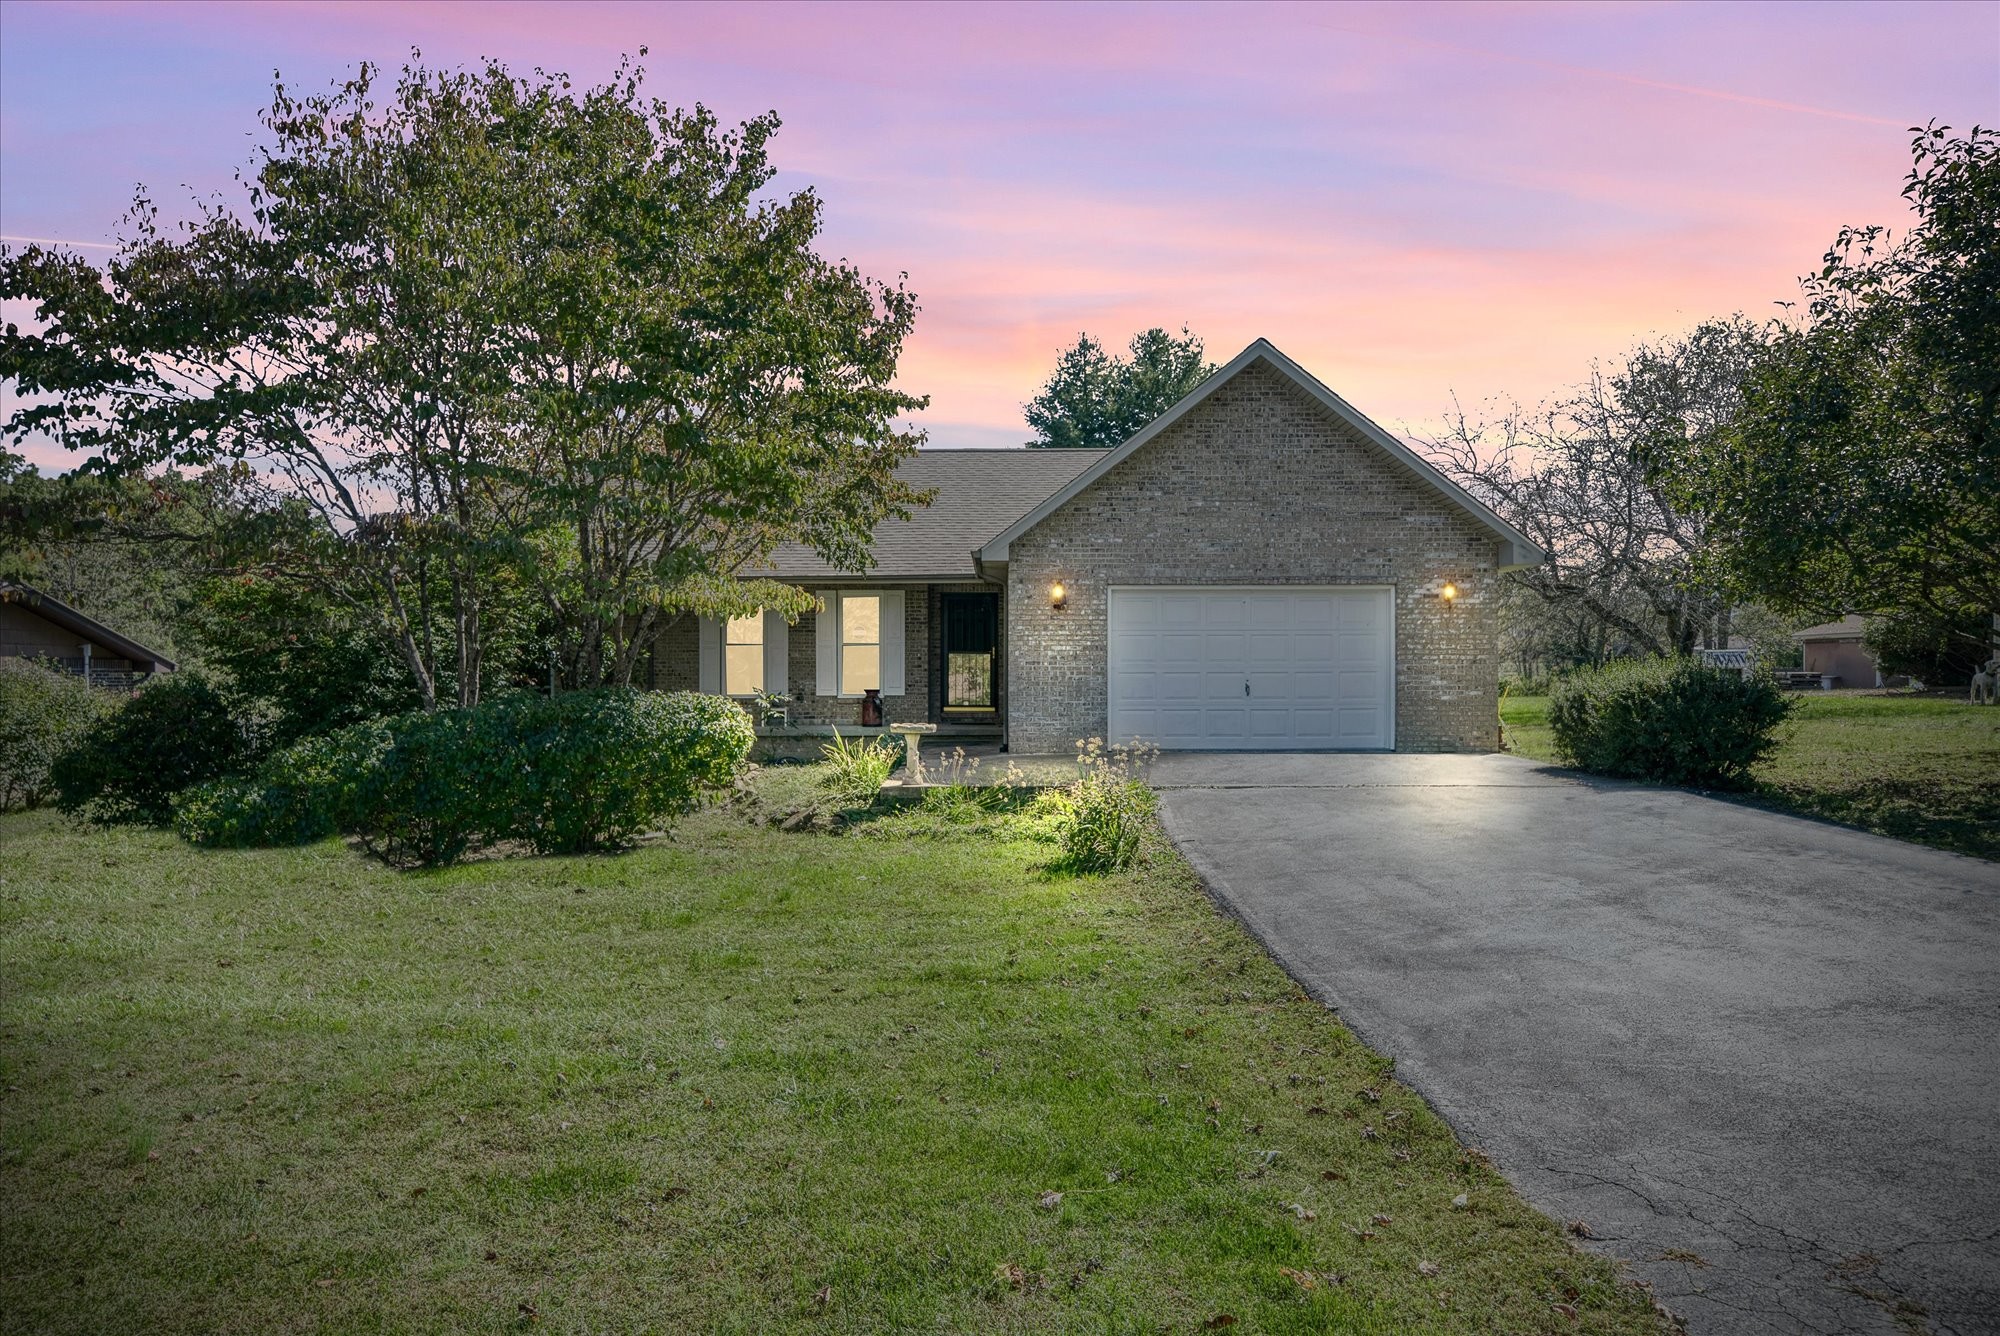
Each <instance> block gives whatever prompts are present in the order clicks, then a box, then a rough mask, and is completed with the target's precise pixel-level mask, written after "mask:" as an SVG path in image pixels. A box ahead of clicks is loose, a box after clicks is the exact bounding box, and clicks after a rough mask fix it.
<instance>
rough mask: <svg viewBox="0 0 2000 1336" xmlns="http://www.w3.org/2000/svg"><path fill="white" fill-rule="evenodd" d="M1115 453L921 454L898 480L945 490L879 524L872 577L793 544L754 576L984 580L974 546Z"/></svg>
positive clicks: (1013, 451) (910, 461) (902, 470)
mask: <svg viewBox="0 0 2000 1336" xmlns="http://www.w3.org/2000/svg"><path fill="white" fill-rule="evenodd" d="M1108 453H1110V452H1109V451H1105V450H1026V449H1011V450H919V451H917V453H916V454H914V455H912V456H910V457H909V458H908V459H906V460H904V461H903V463H902V465H901V466H900V467H899V468H898V469H897V470H896V476H897V477H898V478H899V479H901V480H902V481H904V482H906V483H908V484H909V485H910V486H912V487H914V488H916V489H917V490H918V491H928V490H930V489H932V488H935V489H936V490H937V495H936V497H935V498H934V499H933V500H932V501H931V503H930V504H929V505H928V506H916V507H913V508H912V509H911V512H910V518H909V519H907V520H895V519H890V520H884V521H882V522H881V523H880V524H878V525H876V526H875V565H874V566H872V567H870V568H869V569H868V570H867V571H865V572H857V571H841V570H836V569H835V568H833V567H832V566H829V565H827V564H826V563H825V562H824V561H821V560H820V559H819V557H818V556H816V555H815V554H814V553H813V551H812V549H810V548H807V547H803V546H801V545H800V544H797V543H787V544H785V545H784V546H782V547H780V548H779V549H778V550H777V552H776V553H774V554H773V555H772V562H773V563H774V565H775V569H774V570H769V571H752V572H746V574H753V575H770V576H773V577H775V578H777V579H780V580H794V581H801V580H829V579H842V578H854V579H867V580H918V579H921V580H977V579H978V578H979V571H978V568H977V567H975V566H974V564H973V560H972V553H973V549H974V548H976V547H978V546H979V545H980V544H981V543H984V542H985V541H986V540H987V539H989V538H991V537H993V536H994V535H995V534H997V533H999V532H1000V531H1001V530H1003V529H1005V528H1006V527H1007V526H1008V525H1010V524H1012V523H1013V522H1014V521H1015V520H1018V519H1020V518H1021V516H1023V515H1025V514H1027V513H1028V512H1029V511H1030V510H1032V509H1034V507H1035V504H1036V503H1037V502H1039V501H1041V500H1043V499H1044V498H1046V497H1047V496H1048V495H1049V494H1050V493H1051V492H1054V491H1055V490H1057V489H1058V488H1060V487H1061V486H1062V485H1063V484H1064V483H1066V482H1068V481H1069V480H1070V479H1071V478H1073V477H1075V476H1076V475H1077V474H1078V473H1079V472H1081V471H1082V470H1084V469H1086V468H1088V467H1090V465H1092V464H1094V463H1095V462H1097V461H1098V460H1099V459H1101V458H1103V457H1104V456H1105V455H1106V454H1108Z"/></svg>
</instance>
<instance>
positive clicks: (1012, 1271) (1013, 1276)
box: [993, 1262, 1028, 1290]
mask: <svg viewBox="0 0 2000 1336" xmlns="http://www.w3.org/2000/svg"><path fill="white" fill-rule="evenodd" d="M993 1279H995V1280H998V1281H1004V1282H1005V1283H1006V1284H1008V1285H1011V1286H1013V1287H1014V1288H1015V1289H1017V1290H1018V1289H1020V1288H1022V1287H1023V1286H1025V1285H1026V1284H1027V1283H1028V1273H1027V1271H1026V1269H1024V1268H1023V1267H1022V1266H1021V1264H1020V1263H1019V1262H1002V1263H1001V1264H1000V1265H998V1266H996V1267H994V1268H993Z"/></svg>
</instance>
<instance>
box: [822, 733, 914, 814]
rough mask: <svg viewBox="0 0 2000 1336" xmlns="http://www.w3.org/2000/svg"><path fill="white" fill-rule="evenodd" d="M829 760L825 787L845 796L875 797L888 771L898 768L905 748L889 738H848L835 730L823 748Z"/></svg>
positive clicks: (823, 752) (887, 775) (827, 761)
mask: <svg viewBox="0 0 2000 1336" xmlns="http://www.w3.org/2000/svg"><path fill="white" fill-rule="evenodd" d="M820 755H821V756H822V757H823V758H825V761H826V764H827V772H826V788H827V789H828V790H829V791H830V792H833V793H836V794H839V795H841V796H843V797H848V798H854V799H862V798H872V797H874V796H875V791H876V790H877V789H879V788H881V787H882V783H883V781H884V780H886V779H888V778H889V772H890V771H892V770H894V769H895V768H896V761H897V760H898V759H899V758H900V757H901V756H902V749H901V748H900V747H898V746H896V745H895V744H894V743H892V742H890V741H889V740H888V739H887V738H856V739H855V740H854V741H853V742H849V741H848V740H847V739H846V738H844V737H842V736H841V735H840V732H839V730H835V732H834V735H833V741H832V742H829V743H827V744H826V746H825V747H823V748H821V749H820Z"/></svg>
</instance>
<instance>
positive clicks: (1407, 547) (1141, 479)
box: [1006, 362, 1500, 753]
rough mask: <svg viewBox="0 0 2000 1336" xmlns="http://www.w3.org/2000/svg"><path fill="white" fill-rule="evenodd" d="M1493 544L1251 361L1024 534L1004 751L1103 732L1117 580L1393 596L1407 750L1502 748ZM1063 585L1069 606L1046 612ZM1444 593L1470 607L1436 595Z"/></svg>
mask: <svg viewBox="0 0 2000 1336" xmlns="http://www.w3.org/2000/svg"><path fill="white" fill-rule="evenodd" d="M1497 547H1498V545H1497V542H1496V540H1495V537H1494V535H1493V534H1492V533H1491V532H1490V531H1488V530H1487V529H1485V528H1484V527H1483V526H1481V525H1479V524H1478V523H1477V522H1475V521H1474V520H1472V519H1471V518H1470V517H1469V516H1467V515H1466V514H1465V513H1464V512H1463V511H1462V510H1460V509H1459V508H1458V507H1457V506H1455V505H1453V504H1452V503H1451V502H1450V501H1449V500H1447V499H1446V498H1445V497H1444V496H1442V495H1440V494H1439V493H1438V491H1437V490H1436V489H1435V488H1434V487H1432V486H1431V485H1430V484H1429V483H1428V482H1426V481H1424V480H1423V479H1421V478H1419V477H1417V476H1416V475H1414V474H1412V473H1411V472H1410V471H1409V470H1408V469H1407V468H1406V467H1405V466H1404V465H1403V464H1401V463H1400V462H1399V461H1397V460H1395V459H1393V458H1391V457H1390V456H1388V455H1387V454H1386V453H1384V452H1383V451H1382V450H1380V449H1379V448H1378V447H1376V446H1374V445H1372V444H1370V443H1369V442H1368V441H1367V440H1366V439H1365V438H1364V437H1362V436H1361V435H1360V434H1359V433H1358V432H1356V431H1355V430H1354V429H1353V428H1352V427H1350V426H1348V425H1347V424H1346V423H1344V422H1342V421H1340V420H1339V419H1338V418H1336V417H1334V416H1333V415H1332V414H1330V413H1329V412H1327V411H1326V410H1325V409H1324V408H1323V407H1321V406H1320V405H1319V404H1318V403H1317V402H1315V401H1314V400H1312V399H1311V398H1309V397H1308V396H1307V395H1306V393H1305V392H1304V391H1303V390H1301V389H1300V388H1299V387H1298V386H1297V385H1295V384H1293V383H1292V381H1291V380H1290V379H1289V378H1287V377H1285V376H1284V375H1282V374H1280V373H1279V372H1277V371H1274V370H1273V369H1272V368H1270V367H1269V366H1267V365H1265V364H1264V363H1261V362H1260V363H1257V364H1254V365H1253V366H1251V367H1249V368H1248V369H1246V370H1244V371H1243V372H1242V373H1240V374H1239V375H1237V376H1236V377H1235V378H1234V379H1233V380H1231V381H1230V382H1229V383H1228V384H1226V385H1223V386H1221V387H1219V388H1218V389H1216V390H1215V391H1214V392H1213V393H1212V394H1211V395H1210V396H1209V397H1208V398H1207V399H1206V400H1204V401H1203V402H1202V403H1201V404H1200V405H1199V406H1198V407H1196V408H1195V409H1194V410H1193V411H1191V412H1190V413H1188V414H1187V415H1186V416H1185V417H1183V418H1181V420H1180V421H1178V422H1176V423H1174V424H1173V425H1172V426H1170V427H1168V428H1167V429H1166V430H1165V431H1163V432H1161V433H1160V434H1159V435H1158V436H1156V437H1154V438H1153V439H1152V440H1151V441H1149V442H1148V443H1147V444H1145V445H1143V446H1141V447H1140V448H1139V449H1138V450H1137V451H1135V452H1134V453H1133V454H1132V455H1131V456H1130V457H1129V458H1127V459H1125V460H1124V461H1122V462H1121V463H1119V464H1118V465H1117V466H1116V467H1114V468H1113V469H1112V470H1111V471H1110V472H1108V473H1106V474H1105V475H1104V476H1103V477H1102V478H1100V479H1098V480H1097V482H1095V483H1093V484H1092V485H1091V486H1090V487H1089V488H1087V489H1085V491H1083V492H1082V493H1081V494H1080V495H1078V496H1077V497H1075V498H1074V499H1072V500H1071V501H1069V502H1068V503H1067V504H1065V505H1064V506H1062V507H1061V508H1060V509H1058V510H1057V511H1056V512H1055V513H1054V514H1052V515H1050V516H1049V517H1048V518H1047V519H1045V520H1043V521H1042V522H1041V523H1040V524H1038V525H1036V526H1035V527H1034V528H1033V529H1031V530H1029V531H1028V533H1026V534H1024V535H1023V536H1022V537H1020V538H1019V539H1016V540H1015V541H1014V542H1013V544H1012V545H1011V551H1010V553H1009V568H1008V573H1007V591H1008V607H1009V616H1008V622H1009V625H1008V627H1007V644H1006V652H1007V663H1008V700H1007V704H1008V721H1007V727H1008V741H1009V745H1010V747H1011V748H1012V750H1014V751H1016V752H1025V753H1042V752H1068V751H1069V750H1070V748H1071V746H1072V744H1073V743H1074V742H1075V741H1076V740H1077V739H1079V738H1087V737H1093V736H1100V737H1101V736H1103V734H1104V732H1105V718H1106V708H1107V707H1106V694H1105V693H1106V681H1105V679H1106V645H1105V615H1106V610H1107V606H1108V603H1109V598H1108V590H1109V588H1110V587H1111V586H1113V585H1143V584H1180V585H1256V584H1308V585H1311V584H1329V585H1393V586H1394V587H1395V591H1396V593H1395V602H1396V749H1397V750H1398V751H1491V750H1493V748H1494V746H1495V745H1496V743H1497V742H1498V740H1499V723H1498V718H1497V709H1496V700H1497V696H1498V654H1497V649H1496V635H1497V629H1498V628H1497V611H1498V607H1497V605H1498V594H1499V588H1498V581H1499V578H1500V576H1499V572H1498V570H1497V568H1496V557H1497ZM1058 579H1060V580H1061V581H1062V582H1063V583H1064V585H1065V586H1067V588H1068V591H1069V593H1068V599H1067V606H1065V607H1064V608H1062V609H1061V610H1059V611H1058V610H1056V609H1053V608H1051V607H1050V606H1049V601H1048V598H1047V596H1046V592H1045V591H1046V590H1047V588H1048V586H1049V583H1050V582H1051V581H1053V580H1058ZM1447 581H1448V582H1450V583H1452V584H1455V585H1457V586H1458V589H1459V598H1458V599H1457V601H1456V602H1455V603H1451V604H1447V603H1445V602H1444V600H1443V599H1441V598H1439V597H1438V593H1437V591H1438V589H1439V588H1440V587H1441V586H1442V585H1443V584H1445V583H1446V582H1447Z"/></svg>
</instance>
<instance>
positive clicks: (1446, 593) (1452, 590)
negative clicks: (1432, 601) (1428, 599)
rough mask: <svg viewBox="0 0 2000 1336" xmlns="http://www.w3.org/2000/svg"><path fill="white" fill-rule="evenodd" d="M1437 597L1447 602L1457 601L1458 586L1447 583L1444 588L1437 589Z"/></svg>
mask: <svg viewBox="0 0 2000 1336" xmlns="http://www.w3.org/2000/svg"><path fill="white" fill-rule="evenodd" d="M1438 597H1439V598H1441V599H1443V600H1444V601H1445V602H1447V603H1456V602H1457V601H1458V586H1457V585H1455V584H1449V583H1447V584H1446V585H1445V587H1444V588H1442V589H1440V590H1438Z"/></svg>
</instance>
